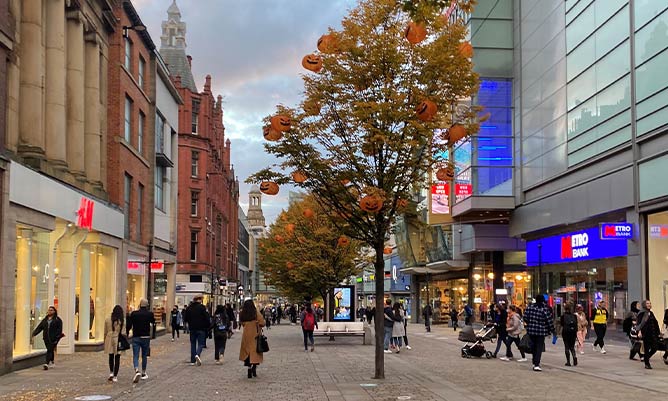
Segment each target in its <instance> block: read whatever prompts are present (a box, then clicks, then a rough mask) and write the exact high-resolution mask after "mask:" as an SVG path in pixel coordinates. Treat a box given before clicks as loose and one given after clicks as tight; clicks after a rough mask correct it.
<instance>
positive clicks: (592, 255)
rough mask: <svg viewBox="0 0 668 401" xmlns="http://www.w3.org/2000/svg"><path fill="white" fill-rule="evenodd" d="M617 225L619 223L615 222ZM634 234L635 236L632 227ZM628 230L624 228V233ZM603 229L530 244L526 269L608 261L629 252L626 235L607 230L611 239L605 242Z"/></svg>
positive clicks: (558, 236) (593, 229)
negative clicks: (539, 266) (599, 260)
mask: <svg viewBox="0 0 668 401" xmlns="http://www.w3.org/2000/svg"><path fill="white" fill-rule="evenodd" d="M615 225H617V223H615ZM629 226H631V231H630V232H631V233H633V225H631V224H629ZM624 230H626V227H625V228H623V229H622V231H623V232H626V231H624ZM603 234H604V229H603V225H602V226H601V227H593V228H588V229H586V230H582V231H574V232H570V233H567V234H562V235H555V236H552V237H546V238H543V239H538V240H533V241H527V244H526V250H527V266H538V265H539V264H553V263H570V262H578V261H582V260H592V259H606V258H615V257H619V256H626V255H627V253H628V245H627V239H629V238H632V235H633V234H631V237H626V236H625V235H627V234H620V235H617V234H615V235H614V236H613V235H612V234H611V233H610V230H608V234H609V236H608V237H606V238H605V239H602V237H603Z"/></svg>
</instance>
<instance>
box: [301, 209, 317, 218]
mask: <svg viewBox="0 0 668 401" xmlns="http://www.w3.org/2000/svg"><path fill="white" fill-rule="evenodd" d="M302 214H303V215H304V217H306V218H307V219H312V218H313V216H315V213H313V210H311V209H309V208H306V209H304V212H303V213H302Z"/></svg>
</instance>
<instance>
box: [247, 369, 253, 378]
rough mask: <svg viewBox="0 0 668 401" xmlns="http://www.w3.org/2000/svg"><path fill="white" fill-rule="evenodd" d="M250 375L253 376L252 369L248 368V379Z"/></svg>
mask: <svg viewBox="0 0 668 401" xmlns="http://www.w3.org/2000/svg"><path fill="white" fill-rule="evenodd" d="M251 377H253V370H252V369H251V368H248V378H249V379H250V378H251Z"/></svg>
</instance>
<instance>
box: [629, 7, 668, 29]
mask: <svg viewBox="0 0 668 401" xmlns="http://www.w3.org/2000/svg"><path fill="white" fill-rule="evenodd" d="M666 9H668V3H666V2H665V1H660V0H635V1H634V5H633V11H634V15H633V17H634V19H635V27H636V29H639V28H641V27H642V26H643V25H645V24H646V23H647V21H649V20H651V19H652V18H654V17H655V16H656V15H658V14H659V13H660V12H661V11H663V10H666Z"/></svg>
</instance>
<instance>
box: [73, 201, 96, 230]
mask: <svg viewBox="0 0 668 401" xmlns="http://www.w3.org/2000/svg"><path fill="white" fill-rule="evenodd" d="M94 208H95V202H93V201H92V200H90V199H88V198H84V197H82V198H81V200H80V201H79V210H77V216H78V217H77V227H81V228H85V229H86V230H88V231H90V230H92V229H93V209H94Z"/></svg>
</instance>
